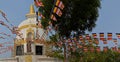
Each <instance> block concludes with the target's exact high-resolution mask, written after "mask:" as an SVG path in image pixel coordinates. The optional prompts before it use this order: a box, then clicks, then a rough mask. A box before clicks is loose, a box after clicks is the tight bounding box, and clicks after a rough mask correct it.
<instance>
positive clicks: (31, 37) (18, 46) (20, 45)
mask: <svg viewBox="0 0 120 62" xmlns="http://www.w3.org/2000/svg"><path fill="white" fill-rule="evenodd" d="M39 21H40V20H39ZM36 23H37V21H36V13H35V10H34V6H33V5H31V6H30V11H29V13H28V14H26V20H24V21H22V22H21V23H20V24H19V25H18V30H19V32H20V35H17V36H16V38H15V40H14V50H13V52H12V55H13V58H9V59H2V60H0V62H62V61H61V60H59V59H57V58H51V57H48V56H46V53H47V51H48V50H50V49H49V46H47V45H46V39H47V34H46V33H45V30H44V29H43V28H42V27H38V26H37V25H36Z"/></svg>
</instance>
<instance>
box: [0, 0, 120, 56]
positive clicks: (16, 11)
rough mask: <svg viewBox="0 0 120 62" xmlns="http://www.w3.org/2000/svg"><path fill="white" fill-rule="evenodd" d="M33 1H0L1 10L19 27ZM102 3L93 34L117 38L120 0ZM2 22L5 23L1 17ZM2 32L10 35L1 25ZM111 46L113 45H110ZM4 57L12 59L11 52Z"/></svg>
mask: <svg viewBox="0 0 120 62" xmlns="http://www.w3.org/2000/svg"><path fill="white" fill-rule="evenodd" d="M33 1H34V0H0V9H1V10H3V11H4V12H5V13H6V14H7V18H8V19H9V20H10V22H11V23H12V24H14V25H16V26H17V25H19V24H20V22H22V21H23V20H25V19H26V18H25V15H26V14H27V13H28V12H29V6H30V5H31V4H33ZM101 2H102V3H101V9H100V10H99V18H98V20H97V22H96V27H95V28H94V29H93V31H92V33H100V32H104V33H105V34H106V35H107V32H112V33H113V35H114V37H115V33H119V32H120V29H119V25H120V21H119V20H120V19H119V18H120V12H119V11H120V7H119V6H120V4H119V2H120V0H102V1H101ZM0 20H3V21H5V20H4V19H3V17H2V16H1V15H0ZM5 22H6V21H5ZM6 23H7V22H6ZM0 32H6V33H10V31H9V30H8V29H7V28H5V27H3V26H1V25H0ZM8 40H10V41H12V39H11V38H8V39H6V40H1V39H0V43H2V42H5V41H8ZM110 45H113V44H112V43H110ZM3 57H10V52H7V53H4V54H0V58H3Z"/></svg>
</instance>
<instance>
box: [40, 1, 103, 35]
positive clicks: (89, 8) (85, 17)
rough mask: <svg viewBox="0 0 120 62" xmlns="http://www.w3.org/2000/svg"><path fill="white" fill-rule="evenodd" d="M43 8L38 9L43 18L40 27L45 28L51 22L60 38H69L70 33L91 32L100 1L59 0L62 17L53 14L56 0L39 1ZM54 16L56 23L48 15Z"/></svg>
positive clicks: (94, 24)
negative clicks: (61, 7) (61, 4)
mask: <svg viewBox="0 0 120 62" xmlns="http://www.w3.org/2000/svg"><path fill="white" fill-rule="evenodd" d="M41 1H42V2H43V4H44V7H40V8H39V11H40V12H42V14H43V15H44V16H45V18H44V19H42V25H43V27H44V28H46V27H47V26H48V25H49V24H48V22H49V21H51V22H52V24H53V26H54V27H56V26H57V32H58V33H59V35H60V36H63V35H64V36H66V37H69V36H70V33H71V31H77V32H78V31H79V34H82V33H84V32H85V30H88V31H92V29H93V28H94V27H95V26H96V23H95V22H96V21H97V18H98V16H99V12H98V10H99V8H100V5H101V3H100V0H61V1H62V2H63V4H64V6H65V7H64V9H63V10H61V11H62V16H61V17H59V16H57V15H56V14H55V13H53V9H54V7H56V6H55V3H56V0H41ZM51 14H54V15H55V17H56V18H57V21H53V20H51V19H50V15H51Z"/></svg>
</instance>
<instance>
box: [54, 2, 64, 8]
mask: <svg viewBox="0 0 120 62" xmlns="http://www.w3.org/2000/svg"><path fill="white" fill-rule="evenodd" d="M55 5H56V6H58V7H59V8H60V9H62V10H63V9H64V4H63V2H62V1H60V0H57V1H56V4H55Z"/></svg>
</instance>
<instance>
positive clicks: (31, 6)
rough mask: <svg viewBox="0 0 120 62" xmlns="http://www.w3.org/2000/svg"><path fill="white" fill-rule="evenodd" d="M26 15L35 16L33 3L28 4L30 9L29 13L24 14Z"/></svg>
mask: <svg viewBox="0 0 120 62" xmlns="http://www.w3.org/2000/svg"><path fill="white" fill-rule="evenodd" d="M26 17H27V18H31V17H35V10H34V6H33V5H30V10H29V13H28V14H26Z"/></svg>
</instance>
